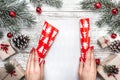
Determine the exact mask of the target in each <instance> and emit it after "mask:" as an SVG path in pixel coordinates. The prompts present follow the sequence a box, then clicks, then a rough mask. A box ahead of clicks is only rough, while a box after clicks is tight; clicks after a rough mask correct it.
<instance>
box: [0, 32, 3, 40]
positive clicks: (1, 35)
mask: <svg viewBox="0 0 120 80" xmlns="http://www.w3.org/2000/svg"><path fill="white" fill-rule="evenodd" d="M2 37H3V32H2V31H0V39H1V38H2Z"/></svg>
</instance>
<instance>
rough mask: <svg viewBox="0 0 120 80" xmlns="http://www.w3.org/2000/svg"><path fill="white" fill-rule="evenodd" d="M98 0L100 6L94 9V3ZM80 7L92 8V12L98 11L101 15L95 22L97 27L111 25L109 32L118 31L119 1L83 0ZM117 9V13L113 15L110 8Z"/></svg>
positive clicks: (119, 19)
mask: <svg viewBox="0 0 120 80" xmlns="http://www.w3.org/2000/svg"><path fill="white" fill-rule="evenodd" d="M97 2H100V3H101V5H102V6H101V8H100V9H96V8H95V5H94V4H95V3H97ZM81 5H82V9H86V10H92V11H93V12H99V13H100V15H101V17H100V19H99V20H98V21H97V22H96V24H97V25H98V26H99V27H102V26H103V25H105V24H107V25H109V27H111V29H110V31H109V32H118V33H120V2H119V3H118V4H117V3H113V2H112V0H84V1H83V2H82V3H81ZM115 8H117V9H118V13H117V14H115V15H113V14H112V9H115Z"/></svg>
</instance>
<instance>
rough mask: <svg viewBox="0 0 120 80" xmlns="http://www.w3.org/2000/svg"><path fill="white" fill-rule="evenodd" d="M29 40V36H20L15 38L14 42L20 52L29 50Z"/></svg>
mask: <svg viewBox="0 0 120 80" xmlns="http://www.w3.org/2000/svg"><path fill="white" fill-rule="evenodd" d="M29 40H30V39H29V37H28V36H24V35H18V36H15V37H13V39H12V42H13V44H14V46H15V47H16V48H18V49H19V50H24V49H25V48H27V46H28V43H29Z"/></svg>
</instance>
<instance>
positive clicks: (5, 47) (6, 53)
mask: <svg viewBox="0 0 120 80" xmlns="http://www.w3.org/2000/svg"><path fill="white" fill-rule="evenodd" d="M15 53H16V52H15V50H14V49H13V48H12V46H11V45H10V43H9V41H8V42H4V43H2V44H0V57H1V59H2V60H5V59H7V58H9V57H10V56H12V55H13V54H15Z"/></svg>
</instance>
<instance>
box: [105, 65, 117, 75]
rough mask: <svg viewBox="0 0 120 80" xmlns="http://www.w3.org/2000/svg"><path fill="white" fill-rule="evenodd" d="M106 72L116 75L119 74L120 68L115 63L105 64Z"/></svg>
mask: <svg viewBox="0 0 120 80" xmlns="http://www.w3.org/2000/svg"><path fill="white" fill-rule="evenodd" d="M103 68H104V72H105V73H107V74H111V75H115V74H118V72H119V68H118V67H116V66H115V65H105V66H103Z"/></svg>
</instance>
